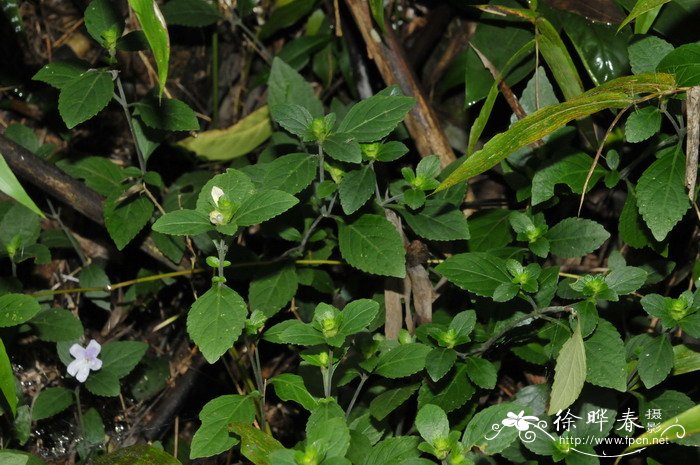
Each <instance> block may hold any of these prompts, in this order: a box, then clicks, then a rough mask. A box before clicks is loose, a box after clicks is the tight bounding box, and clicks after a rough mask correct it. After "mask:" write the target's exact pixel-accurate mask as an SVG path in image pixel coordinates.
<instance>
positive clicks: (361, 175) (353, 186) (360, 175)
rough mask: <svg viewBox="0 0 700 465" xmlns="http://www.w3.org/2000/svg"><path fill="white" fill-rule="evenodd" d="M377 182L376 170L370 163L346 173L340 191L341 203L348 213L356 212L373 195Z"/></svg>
mask: <svg viewBox="0 0 700 465" xmlns="http://www.w3.org/2000/svg"><path fill="white" fill-rule="evenodd" d="M376 182H377V178H376V177H375V175H374V170H373V169H372V167H371V166H369V165H364V166H362V167H361V168H360V169H359V170H353V171H350V172H348V173H345V175H344V176H343V180H342V181H341V182H340V187H339V188H338V193H339V194H340V205H341V206H342V207H343V211H344V212H345V214H346V215H351V214H353V213H355V212H356V211H357V210H358V209H359V208H360V207H362V206H363V205H364V204H365V203H366V202H367V200H369V198H370V197H372V194H373V193H374V189H375V187H374V186H375V184H376Z"/></svg>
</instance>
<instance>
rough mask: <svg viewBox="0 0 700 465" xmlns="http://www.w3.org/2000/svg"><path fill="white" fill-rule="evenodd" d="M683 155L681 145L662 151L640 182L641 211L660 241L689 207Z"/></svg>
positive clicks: (638, 190) (639, 199)
mask: <svg viewBox="0 0 700 465" xmlns="http://www.w3.org/2000/svg"><path fill="white" fill-rule="evenodd" d="M683 158H684V157H683V152H682V150H681V147H680V145H678V146H676V147H671V148H670V150H666V151H663V153H661V154H660V158H659V159H658V160H656V161H655V162H654V163H652V164H651V166H650V167H649V168H647V169H646V170H645V171H644V173H642V176H641V177H640V178H639V181H638V182H637V206H638V207H639V213H640V214H641V215H642V218H643V219H644V222H645V223H646V224H647V226H648V227H649V229H650V230H651V233H652V235H653V236H654V238H655V239H656V240H657V241H662V240H664V239H665V238H666V236H667V235H668V233H669V232H671V230H672V229H673V227H674V226H675V225H676V223H678V222H679V221H680V220H681V219H682V218H683V216H684V215H685V212H686V211H687V210H688V208H690V202H689V201H688V195H687V193H686V191H685V188H684V186H683V182H684V181H683V180H684V177H685V167H684V160H683Z"/></svg>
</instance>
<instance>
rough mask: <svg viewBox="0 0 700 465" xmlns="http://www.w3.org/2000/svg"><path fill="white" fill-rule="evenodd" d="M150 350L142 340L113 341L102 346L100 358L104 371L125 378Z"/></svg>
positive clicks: (102, 370)
mask: <svg viewBox="0 0 700 465" xmlns="http://www.w3.org/2000/svg"><path fill="white" fill-rule="evenodd" d="M146 350H148V344H146V343H145V342H140V341H113V342H108V343H107V344H105V345H103V346H102V351H101V352H100V356H99V358H100V359H101V360H102V369H101V370H100V372H102V373H110V374H112V375H114V376H116V377H117V378H123V377H124V376H126V375H128V374H129V373H131V372H132V371H133V369H134V368H135V367H136V365H138V363H139V362H140V361H141V359H142V358H143V356H144V354H145V353H146Z"/></svg>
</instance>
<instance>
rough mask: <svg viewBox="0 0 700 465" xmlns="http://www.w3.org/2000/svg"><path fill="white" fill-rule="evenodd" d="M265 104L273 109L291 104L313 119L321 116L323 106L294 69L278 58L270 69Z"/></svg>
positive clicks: (273, 61)
mask: <svg viewBox="0 0 700 465" xmlns="http://www.w3.org/2000/svg"><path fill="white" fill-rule="evenodd" d="M267 86H268V89H267V102H268V106H270V107H273V106H275V105H280V104H283V103H292V104H297V105H301V106H302V107H304V108H306V109H307V110H308V111H309V113H311V116H313V117H314V118H316V117H319V116H323V105H322V104H321V101H320V100H319V99H318V97H316V94H315V93H314V89H313V88H312V87H311V85H310V84H309V83H308V82H306V80H305V79H304V78H303V77H302V76H301V75H300V74H299V73H298V72H296V70H294V68H292V67H291V66H289V65H288V64H287V63H285V62H284V61H282V60H281V59H280V58H277V57H276V58H274V59H273V60H272V69H271V70H270V77H269V79H268V81H267Z"/></svg>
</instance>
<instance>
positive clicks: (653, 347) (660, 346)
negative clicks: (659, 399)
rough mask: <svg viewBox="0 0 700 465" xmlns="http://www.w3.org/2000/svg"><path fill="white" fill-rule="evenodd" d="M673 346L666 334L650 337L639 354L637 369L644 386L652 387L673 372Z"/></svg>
mask: <svg viewBox="0 0 700 465" xmlns="http://www.w3.org/2000/svg"><path fill="white" fill-rule="evenodd" d="M672 368H673V347H672V346H671V342H670V341H669V339H668V336H667V335H665V334H662V335H659V336H655V337H654V338H652V339H650V340H649V341H648V342H647V343H646V344H645V345H644V347H643V348H642V352H641V353H640V354H639V363H638V364H637V371H638V372H639V377H640V378H641V380H642V382H643V383H644V386H646V388H647V389H651V388H653V387H654V386H656V385H657V384H659V383H660V382H661V381H663V380H665V379H666V377H667V376H668V375H669V373H671V369H672Z"/></svg>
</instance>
